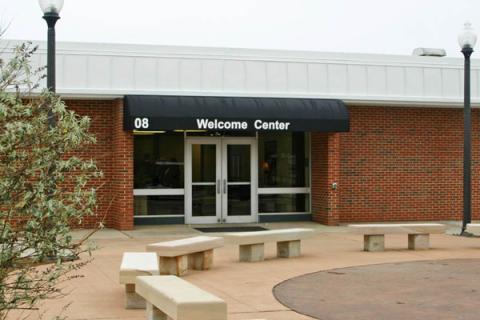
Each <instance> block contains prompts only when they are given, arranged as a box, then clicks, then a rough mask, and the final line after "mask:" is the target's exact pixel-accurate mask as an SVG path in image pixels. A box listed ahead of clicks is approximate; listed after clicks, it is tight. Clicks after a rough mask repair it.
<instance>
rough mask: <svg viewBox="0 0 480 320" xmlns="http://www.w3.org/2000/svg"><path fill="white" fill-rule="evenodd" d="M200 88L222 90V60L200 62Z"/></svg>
mask: <svg viewBox="0 0 480 320" xmlns="http://www.w3.org/2000/svg"><path fill="white" fill-rule="evenodd" d="M202 89H203V90H213V91H221V90H223V61H222V60H204V61H203V63H202Z"/></svg>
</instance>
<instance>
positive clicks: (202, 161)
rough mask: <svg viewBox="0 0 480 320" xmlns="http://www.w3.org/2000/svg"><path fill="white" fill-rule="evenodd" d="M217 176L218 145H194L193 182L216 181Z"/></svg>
mask: <svg viewBox="0 0 480 320" xmlns="http://www.w3.org/2000/svg"><path fill="white" fill-rule="evenodd" d="M216 178H217V146H216V145H214V144H193V145H192V182H215V179H216Z"/></svg>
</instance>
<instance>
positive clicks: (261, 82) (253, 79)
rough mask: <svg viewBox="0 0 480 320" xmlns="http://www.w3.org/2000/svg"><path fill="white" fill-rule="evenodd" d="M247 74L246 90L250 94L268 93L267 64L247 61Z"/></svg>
mask: <svg viewBox="0 0 480 320" xmlns="http://www.w3.org/2000/svg"><path fill="white" fill-rule="evenodd" d="M245 72H246V81H245V85H246V88H245V90H247V91H249V92H266V91H267V66H266V64H265V62H259V61H246V62H245Z"/></svg>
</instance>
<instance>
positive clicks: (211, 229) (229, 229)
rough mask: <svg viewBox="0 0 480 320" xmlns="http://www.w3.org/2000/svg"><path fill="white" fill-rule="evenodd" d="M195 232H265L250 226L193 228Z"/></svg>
mask: <svg viewBox="0 0 480 320" xmlns="http://www.w3.org/2000/svg"><path fill="white" fill-rule="evenodd" d="M195 230H198V231H201V232H205V233H208V232H249V231H265V230H268V229H265V228H263V227H257V226H251V227H207V228H195Z"/></svg>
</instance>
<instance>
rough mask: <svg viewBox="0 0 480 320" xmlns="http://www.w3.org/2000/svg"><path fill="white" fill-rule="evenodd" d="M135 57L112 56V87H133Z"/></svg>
mask: <svg viewBox="0 0 480 320" xmlns="http://www.w3.org/2000/svg"><path fill="white" fill-rule="evenodd" d="M134 68H135V59H134V58H131V57H113V58H112V87H114V88H122V89H130V90H131V89H134V88H135V72H134V70H135V69H134Z"/></svg>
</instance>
